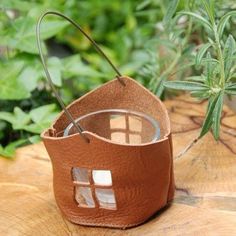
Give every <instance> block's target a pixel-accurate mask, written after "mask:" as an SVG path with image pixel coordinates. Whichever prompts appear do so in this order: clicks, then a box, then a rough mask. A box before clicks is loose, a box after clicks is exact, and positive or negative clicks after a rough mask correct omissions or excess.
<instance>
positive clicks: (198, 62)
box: [195, 43, 211, 66]
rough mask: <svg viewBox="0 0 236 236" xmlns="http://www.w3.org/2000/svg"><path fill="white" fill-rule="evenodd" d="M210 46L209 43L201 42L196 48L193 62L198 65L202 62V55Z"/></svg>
mask: <svg viewBox="0 0 236 236" xmlns="http://www.w3.org/2000/svg"><path fill="white" fill-rule="evenodd" d="M210 47H211V44H210V43H206V44H203V45H202V46H201V47H200V49H199V50H198V52H197V55H196V59H195V63H196V65H198V66H199V65H200V64H201V62H202V58H203V56H204V55H205V53H206V51H207V50H208V48H210Z"/></svg>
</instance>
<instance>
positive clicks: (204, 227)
mask: <svg viewBox="0 0 236 236" xmlns="http://www.w3.org/2000/svg"><path fill="white" fill-rule="evenodd" d="M165 103H166V106H167V107H168V110H169V113H170V117H171V122H172V130H173V134H174V135H173V138H174V156H177V154H178V153H180V152H181V151H182V150H183V149H184V147H186V146H187V145H188V144H189V143H190V142H191V141H192V140H193V139H194V138H195V137H196V136H197V134H198V133H199V127H200V124H201V122H202V119H203V116H204V111H205V107H206V103H198V102H193V100H191V99H190V98H189V97H179V98H176V99H175V100H174V101H167V102H165ZM222 125H223V126H222V130H221V138H220V140H219V141H218V142H216V141H214V140H213V137H212V134H210V133H209V134H208V135H207V136H205V137H204V138H203V139H202V140H200V141H199V142H198V143H197V144H196V145H195V146H194V147H193V148H191V149H190V150H189V151H188V152H187V153H185V154H184V155H183V156H182V157H180V158H175V162H174V169H175V178H176V196H175V200H174V202H173V204H172V205H171V206H169V207H168V208H166V209H165V210H163V211H162V212H161V213H158V214H157V215H156V216H155V217H153V218H152V219H151V220H149V221H148V222H147V223H145V224H143V225H141V226H139V227H136V228H132V229H128V230H117V229H108V228H95V227H83V226H78V225H74V224H72V223H70V222H68V221H67V220H65V219H63V218H62V217H61V215H60V213H59V210H58V208H57V206H56V204H55V201H54V196H53V191H52V167H51V163H50V160H49V157H48V155H47V153H46V150H45V148H44V146H43V144H42V143H40V144H37V145H31V146H27V147H23V148H20V149H18V150H17V154H16V158H15V159H14V160H12V161H11V160H6V159H4V158H0V235H1V236H5V235H10V236H15V235H29V236H37V235H40V236H41V235H43V236H47V235H63V236H64V235H89V236H90V235H99V236H101V235H114V236H116V235H145V236H147V235H168V236H169V235H226V236H229V235H236V115H235V114H234V113H233V112H232V111H231V110H229V109H228V108H227V107H225V108H224V112H223V118H222Z"/></svg>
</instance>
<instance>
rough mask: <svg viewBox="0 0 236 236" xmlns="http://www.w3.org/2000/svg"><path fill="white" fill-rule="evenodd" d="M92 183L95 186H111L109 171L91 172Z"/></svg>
mask: <svg viewBox="0 0 236 236" xmlns="http://www.w3.org/2000/svg"><path fill="white" fill-rule="evenodd" d="M92 176H93V182H94V183H95V184H96V185H105V186H111V185H112V179H111V171H110V170H93V172H92Z"/></svg>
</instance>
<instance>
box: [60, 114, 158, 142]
mask: <svg viewBox="0 0 236 236" xmlns="http://www.w3.org/2000/svg"><path fill="white" fill-rule="evenodd" d="M112 112H113V113H119V114H120V113H121V114H131V115H134V116H139V117H142V118H144V119H146V120H147V121H149V122H150V123H151V124H152V126H153V127H154V129H155V133H154V135H153V139H152V140H151V141H150V142H155V141H157V140H159V139H160V127H159V123H158V122H157V121H156V120H155V119H154V118H153V117H151V116H149V115H147V114H145V113H143V112H138V111H132V110H128V109H104V110H98V111H94V112H90V113H88V114H85V115H83V116H80V117H79V118H77V119H75V122H76V123H78V122H79V121H80V120H83V119H85V118H87V117H89V116H92V115H97V114H100V113H112ZM73 126H74V125H73V123H70V124H69V125H68V126H67V127H66V129H65V131H64V133H63V137H67V136H69V132H70V129H71V128H72V127H73Z"/></svg>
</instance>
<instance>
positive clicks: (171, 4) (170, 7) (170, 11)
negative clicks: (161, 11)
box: [163, 0, 179, 24]
mask: <svg viewBox="0 0 236 236" xmlns="http://www.w3.org/2000/svg"><path fill="white" fill-rule="evenodd" d="M178 4H179V0H172V1H170V2H169V5H168V7H167V11H166V14H165V17H164V20H163V21H164V23H165V24H168V23H169V22H170V21H171V19H172V17H173V15H174V14H175V12H176V9H177V7H178Z"/></svg>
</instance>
